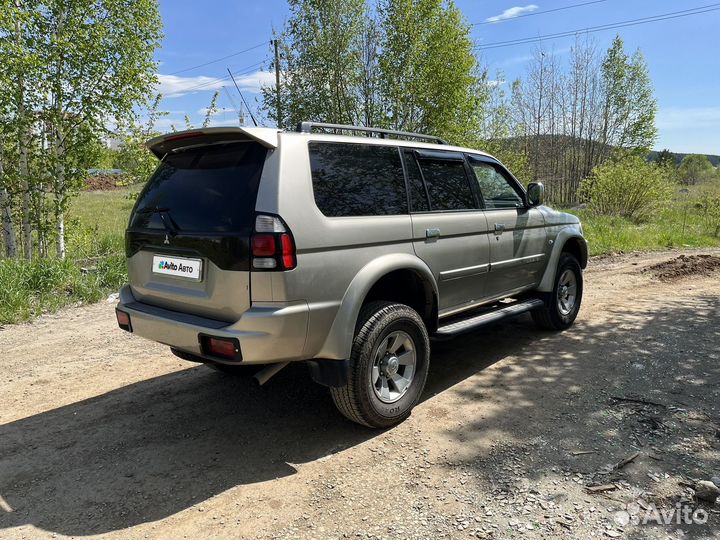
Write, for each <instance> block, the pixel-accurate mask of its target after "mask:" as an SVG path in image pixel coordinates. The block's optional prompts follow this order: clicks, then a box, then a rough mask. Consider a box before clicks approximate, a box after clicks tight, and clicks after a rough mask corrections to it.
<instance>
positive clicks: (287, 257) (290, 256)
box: [280, 234, 296, 270]
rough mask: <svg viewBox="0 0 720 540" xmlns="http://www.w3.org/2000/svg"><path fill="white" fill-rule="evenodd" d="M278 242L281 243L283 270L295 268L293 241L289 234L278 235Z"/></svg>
mask: <svg viewBox="0 0 720 540" xmlns="http://www.w3.org/2000/svg"><path fill="white" fill-rule="evenodd" d="M280 244H281V245H282V260H283V267H284V268H285V270H292V269H293V268H295V265H296V262H295V242H293V239H292V237H291V236H290V235H289V234H281V235H280Z"/></svg>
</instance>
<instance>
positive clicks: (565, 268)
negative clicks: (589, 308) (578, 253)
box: [532, 253, 583, 330]
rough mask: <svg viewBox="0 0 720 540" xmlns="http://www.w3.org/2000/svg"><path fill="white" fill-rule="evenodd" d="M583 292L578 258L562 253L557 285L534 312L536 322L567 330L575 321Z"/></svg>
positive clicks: (548, 326)
mask: <svg viewBox="0 0 720 540" xmlns="http://www.w3.org/2000/svg"><path fill="white" fill-rule="evenodd" d="M582 294H583V276H582V269H581V268H580V263H579V262H578V260H577V259H576V258H575V257H573V256H572V255H570V254H569V253H562V254H561V255H560V260H559V261H558V267H557V271H556V272H555V285H554V287H553V290H552V292H551V293H547V294H546V295H545V296H544V298H543V300H544V302H545V305H544V306H543V307H542V308H540V309H536V310H535V311H533V312H532V317H533V320H534V321H535V323H536V324H537V325H538V326H539V327H541V328H546V329H549V330H565V329H566V328H570V327H571V326H572V324H573V322H575V318H576V317H577V314H578V311H580V302H581V301H582Z"/></svg>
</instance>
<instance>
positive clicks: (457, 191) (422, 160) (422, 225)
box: [403, 149, 489, 315]
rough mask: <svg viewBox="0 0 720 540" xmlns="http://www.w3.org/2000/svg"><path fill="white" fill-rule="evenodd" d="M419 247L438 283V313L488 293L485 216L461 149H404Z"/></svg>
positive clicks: (487, 249)
mask: <svg viewBox="0 0 720 540" xmlns="http://www.w3.org/2000/svg"><path fill="white" fill-rule="evenodd" d="M403 158H404V162H405V168H406V173H407V178H408V191H409V195H410V204H411V210H412V226H413V246H414V248H415V253H416V254H417V255H418V257H420V258H421V259H422V260H423V261H425V263H426V264H427V265H428V266H429V267H430V269H431V270H432V272H433V274H434V276H435V279H436V281H437V284H438V291H439V295H440V298H439V310H440V314H441V315H442V314H443V312H444V313H448V312H450V311H452V310H454V309H458V308H462V307H464V306H469V305H472V304H474V303H476V302H477V301H479V300H481V299H482V297H483V295H484V290H485V287H484V284H485V275H486V274H487V272H488V267H489V265H488V263H489V245H488V237H487V222H486V220H485V215H484V213H483V212H482V211H481V210H480V209H479V208H478V201H477V199H476V197H475V193H474V192H473V189H472V185H471V183H470V178H469V175H468V172H469V171H468V169H467V167H466V165H465V162H464V156H463V154H461V153H459V152H449V151H434V150H433V151H428V150H409V149H407V150H404V152H403Z"/></svg>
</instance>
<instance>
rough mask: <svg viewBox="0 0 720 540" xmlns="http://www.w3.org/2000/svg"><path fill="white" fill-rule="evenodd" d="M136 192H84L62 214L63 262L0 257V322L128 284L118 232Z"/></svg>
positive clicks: (93, 297) (89, 299)
mask: <svg viewBox="0 0 720 540" xmlns="http://www.w3.org/2000/svg"><path fill="white" fill-rule="evenodd" d="M136 189H137V188H134V189H133V188H131V189H122V190H117V191H104V192H83V193H81V194H80V195H79V196H78V197H77V198H76V199H75V200H74V201H73V203H72V205H71V207H70V210H69V211H68V214H67V220H66V221H67V226H66V229H67V258H66V259H65V260H59V259H56V258H49V259H41V260H40V259H39V260H33V261H32V262H27V261H24V260H11V259H0V324H7V323H15V322H20V321H24V320H29V319H32V318H33V317H36V316H37V315H40V314H41V313H45V312H51V311H56V310H58V309H59V308H61V307H63V306H65V305H68V304H74V303H78V302H80V303H90V302H97V301H98V300H101V299H102V298H105V297H107V295H108V294H109V293H111V292H114V291H117V290H118V288H119V287H120V286H121V285H122V284H123V283H125V282H126V281H127V267H126V263H125V254H124V245H123V232H124V230H125V227H126V224H127V219H128V216H129V214H130V210H131V209H132V206H133V204H134V202H133V201H132V200H130V199H128V197H127V195H128V193H131V192H133V191H135V190H136Z"/></svg>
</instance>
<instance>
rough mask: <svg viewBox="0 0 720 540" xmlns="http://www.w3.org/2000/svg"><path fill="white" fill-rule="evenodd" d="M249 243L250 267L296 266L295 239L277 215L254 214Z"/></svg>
mask: <svg viewBox="0 0 720 540" xmlns="http://www.w3.org/2000/svg"><path fill="white" fill-rule="evenodd" d="M251 244H252V257H253V258H252V267H253V269H255V270H292V269H293V268H295V267H296V266H297V257H296V254H295V240H294V239H293V237H292V234H291V233H290V231H289V230H288V228H287V226H286V225H285V223H284V222H283V221H282V219H280V218H279V217H277V216H272V215H268V214H259V215H258V216H256V218H255V233H254V234H253V237H252V243H251Z"/></svg>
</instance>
